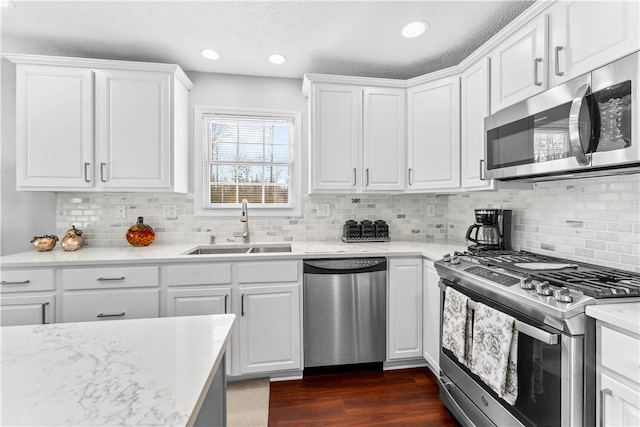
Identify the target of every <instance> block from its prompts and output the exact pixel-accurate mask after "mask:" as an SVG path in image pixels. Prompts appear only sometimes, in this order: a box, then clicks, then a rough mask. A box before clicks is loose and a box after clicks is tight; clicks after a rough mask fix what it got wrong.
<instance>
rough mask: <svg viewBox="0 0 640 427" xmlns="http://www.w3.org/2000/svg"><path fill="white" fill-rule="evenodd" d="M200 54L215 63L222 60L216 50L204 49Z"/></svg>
mask: <svg viewBox="0 0 640 427" xmlns="http://www.w3.org/2000/svg"><path fill="white" fill-rule="evenodd" d="M200 54H202V56H204V57H205V58H207V59H211V60H213V61H215V60H216V59H220V54H219V53H218V52H216V51H215V50H211V49H202V50H201V51H200Z"/></svg>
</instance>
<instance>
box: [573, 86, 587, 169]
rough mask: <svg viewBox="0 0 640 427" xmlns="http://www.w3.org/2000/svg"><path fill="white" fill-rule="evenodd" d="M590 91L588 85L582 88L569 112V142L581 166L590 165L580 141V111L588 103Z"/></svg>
mask: <svg viewBox="0 0 640 427" xmlns="http://www.w3.org/2000/svg"><path fill="white" fill-rule="evenodd" d="M590 90H591V87H590V86H589V85H588V84H584V85H582V86H580V88H579V89H578V91H577V92H576V95H575V97H574V98H573V101H572V102H571V109H570V110H569V142H570V143H571V152H572V153H573V156H574V157H575V158H576V160H577V161H578V164H579V165H580V166H588V165H589V159H588V158H587V154H586V153H585V152H584V148H583V147H582V142H581V141H580V110H581V109H582V104H583V103H584V102H586V96H587V94H588V93H589V91H590Z"/></svg>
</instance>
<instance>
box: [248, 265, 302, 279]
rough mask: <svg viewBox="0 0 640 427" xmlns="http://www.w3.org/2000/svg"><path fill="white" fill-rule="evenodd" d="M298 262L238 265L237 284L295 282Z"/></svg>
mask: <svg viewBox="0 0 640 427" xmlns="http://www.w3.org/2000/svg"><path fill="white" fill-rule="evenodd" d="M299 265H300V263H299V262H298V261H269V262H247V263H240V264H238V282H239V283H276V282H297V281H298V277H299V276H298V267H299Z"/></svg>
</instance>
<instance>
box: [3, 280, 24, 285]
mask: <svg viewBox="0 0 640 427" xmlns="http://www.w3.org/2000/svg"><path fill="white" fill-rule="evenodd" d="M29 283H31V280H29V279H27V280H23V281H21V282H19V281H18V282H8V281H6V280H3V281H2V282H0V284H2V285H28V284H29Z"/></svg>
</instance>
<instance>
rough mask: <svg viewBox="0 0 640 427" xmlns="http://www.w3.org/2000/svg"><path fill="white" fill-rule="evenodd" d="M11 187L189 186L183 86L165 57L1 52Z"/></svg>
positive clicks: (146, 188) (187, 86)
mask: <svg viewBox="0 0 640 427" xmlns="http://www.w3.org/2000/svg"><path fill="white" fill-rule="evenodd" d="M7 58H8V59H10V60H11V61H13V62H15V63H16V64H17V68H16V75H17V87H16V98H17V114H16V115H17V132H16V135H17V145H16V151H17V162H16V163H17V164H16V172H17V188H18V190H34V191H158V192H164V191H170V192H187V191H188V176H187V173H188V170H187V168H188V128H187V126H188V91H189V90H190V89H191V87H192V84H191V82H190V81H189V79H188V78H187V77H186V75H184V73H183V72H182V70H180V68H179V67H178V66H176V65H171V64H149V63H135V62H124V61H105V60H91V59H82V58H57V57H46V56H33V55H7Z"/></svg>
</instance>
